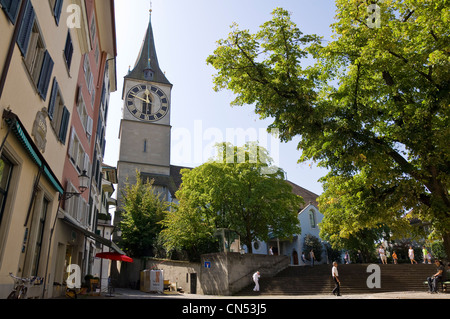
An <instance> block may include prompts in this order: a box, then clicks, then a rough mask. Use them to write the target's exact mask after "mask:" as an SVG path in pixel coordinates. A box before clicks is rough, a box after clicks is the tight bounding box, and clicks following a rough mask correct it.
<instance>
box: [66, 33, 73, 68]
mask: <svg viewBox="0 0 450 319" xmlns="http://www.w3.org/2000/svg"><path fill="white" fill-rule="evenodd" d="M72 55H73V44H72V38H71V36H70V30H69V31H67V38H66V45H65V46H64V60H65V61H66V65H67V69H68V70H70V65H71V63H72Z"/></svg>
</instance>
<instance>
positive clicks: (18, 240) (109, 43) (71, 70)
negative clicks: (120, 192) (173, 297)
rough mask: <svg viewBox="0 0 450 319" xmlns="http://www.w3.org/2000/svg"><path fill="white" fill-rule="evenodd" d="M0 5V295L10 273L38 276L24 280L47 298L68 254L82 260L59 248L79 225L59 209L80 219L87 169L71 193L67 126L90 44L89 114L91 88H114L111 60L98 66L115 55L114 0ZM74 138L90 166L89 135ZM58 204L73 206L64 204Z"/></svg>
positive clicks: (0, 1) (6, 1) (15, 0)
mask: <svg viewBox="0 0 450 319" xmlns="http://www.w3.org/2000/svg"><path fill="white" fill-rule="evenodd" d="M0 5H1V9H0V30H2V31H1V32H2V34H1V37H0V72H1V77H0V113H1V115H2V119H1V124H0V143H1V144H0V154H1V157H0V180H1V183H0V298H5V297H6V296H7V295H8V294H9V292H10V291H11V290H12V287H13V280H12V278H10V277H9V273H12V274H14V275H15V276H19V277H31V276H37V277H41V278H43V280H42V281H41V282H40V284H39V285H33V286H32V287H30V289H29V291H28V297H29V298H48V297H52V296H53V295H54V294H55V293H61V291H62V290H64V288H63V284H64V283H63V279H64V277H65V276H67V274H66V271H67V268H66V267H67V266H68V262H70V263H75V264H78V265H80V267H81V268H83V265H82V264H81V263H80V262H79V259H81V260H83V259H84V260H87V259H86V258H85V256H84V255H83V253H84V252H83V251H82V252H81V254H80V252H79V251H76V252H75V254H76V259H75V258H74V259H71V258H68V255H69V252H68V250H67V249H66V247H67V246H73V245H74V241H76V243H77V244H78V239H79V238H80V237H82V236H79V234H80V233H81V234H83V235H85V233H84V232H85V231H88V230H86V228H84V227H81V228H80V227H79V225H76V226H74V227H71V225H69V223H68V222H66V218H65V217H66V216H67V215H68V214H74V215H76V214H78V215H76V216H82V215H87V216H88V217H87V218H86V217H83V218H84V219H87V224H89V214H90V210H89V208H90V207H91V206H89V200H90V195H91V188H92V186H91V185H90V183H91V182H92V178H91V175H90V174H92V172H88V173H90V174H87V175H88V177H89V179H90V183H89V185H88V187H87V188H86V190H85V191H84V192H83V193H82V194H81V195H78V194H79V193H80V188H79V186H80V184H79V178H78V177H79V175H82V174H77V173H74V172H73V171H69V170H68V168H67V166H68V165H67V160H68V158H69V154H71V153H70V151H71V148H70V146H71V144H70V143H72V139H71V137H72V136H71V134H72V131H75V130H76V131H77V133H78V130H77V129H74V127H78V126H79V124H80V123H78V122H77V121H80V116H79V111H78V109H77V107H78V100H79V93H80V81H81V80H82V78H84V73H83V72H81V70H83V71H84V69H83V61H84V59H85V57H86V56H89V57H90V56H94V58H95V57H96V51H95V50H96V49H97V50H98V57H99V63H98V65H99V67H98V70H99V71H98V74H99V76H98V77H97V79H98V82H94V85H95V86H96V87H95V93H96V94H98V96H97V97H96V98H95V101H94V106H92V107H93V108H94V109H93V110H92V112H91V113H90V114H92V118H95V117H96V116H98V113H99V112H100V111H99V110H98V111H97V112H96V111H95V105H96V104H95V103H97V105H100V97H99V96H101V94H100V93H98V92H102V91H101V90H102V88H100V89H98V86H101V85H102V84H103V83H104V82H106V81H108V82H111V81H110V79H111V78H113V81H112V82H113V83H114V87H113V88H111V87H109V90H108V92H110V91H113V90H115V76H112V77H111V76H110V74H111V72H113V73H114V72H115V68H114V63H109V68H111V67H112V69H113V71H110V70H109V71H108V76H107V77H105V76H104V73H103V71H102V70H104V69H105V65H106V64H107V63H106V62H107V59H108V58H109V57H111V58H113V57H115V54H116V48H115V32H111V30H112V29H114V26H115V24H114V3H113V1H101V0H100V1H94V0H90V1H89V0H86V1H84V0H71V1H70V0H44V1H43V0H0ZM92 16H95V17H96V18H95V28H96V30H97V31H96V33H97V35H96V39H99V40H98V48H97V47H96V46H95V42H94V41H92V37H91V36H90V35H91V25H90V23H91V21H92V18H91V17H92ZM103 39H107V40H103ZM109 62H113V60H110V61H109ZM96 69H97V68H96ZM81 74H82V76H81ZM100 74H101V76H100ZM80 78H81V79H80ZM93 80H95V79H93ZM105 95H106V94H105ZM93 122H94V121H93ZM95 124H96V123H93V125H92V130H93V131H94V130H96V125H95ZM80 135H81V133H80ZM85 135H86V134H85ZM96 138H97V137H96V136H93V137H91V140H95V139H96ZM83 146H85V147H86V149H85V150H86V154H87V155H86V156H85V158H86V160H85V161H83V165H88V164H89V165H91V166H89V168H91V167H92V166H93V165H92V163H93V159H94V156H92V155H91V154H93V152H94V149H95V143H92V145H83ZM88 157H89V160H87V158H88ZM69 160H70V159H69ZM84 168H88V166H83V170H84ZM69 193H74V194H77V195H75V196H72V197H71V199H74V200H73V201H72V204H71V202H70V199H68V197H69V196H67V194H69ZM81 198H83V199H84V201H86V205H85V206H84V207H82V206H80V204H79V203H77V205H75V204H73V203H74V201H75V199H78V201H79V200H80V199H81ZM65 199H67V200H65ZM93 206H94V205H92V207H93ZM67 207H71V208H72V209H74V210H76V211H77V213H75V212H73V211H72V212H68V211H67ZM91 219H93V215H91ZM66 225H68V226H70V227H66ZM92 229H95V228H92ZM84 237H85V236H84ZM80 245H81V243H80ZM70 253H71V252H70ZM72 255H73V254H72ZM60 279H61V280H60ZM58 284H60V285H61V286H58Z"/></svg>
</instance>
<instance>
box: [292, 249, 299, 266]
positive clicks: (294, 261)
mask: <svg viewBox="0 0 450 319" xmlns="http://www.w3.org/2000/svg"><path fill="white" fill-rule="evenodd" d="M292 263H293V264H294V265H298V253H297V251H296V250H295V249H294V251H293V252H292Z"/></svg>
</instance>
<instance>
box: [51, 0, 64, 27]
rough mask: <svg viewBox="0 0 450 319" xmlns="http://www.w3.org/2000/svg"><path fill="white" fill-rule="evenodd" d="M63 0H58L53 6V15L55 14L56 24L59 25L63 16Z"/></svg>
mask: <svg viewBox="0 0 450 319" xmlns="http://www.w3.org/2000/svg"><path fill="white" fill-rule="evenodd" d="M62 5H63V0H56V1H55V6H54V7H53V15H54V16H55V20H56V24H57V25H59V18H60V17H61V11H62Z"/></svg>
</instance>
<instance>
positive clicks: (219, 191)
mask: <svg viewBox="0 0 450 319" xmlns="http://www.w3.org/2000/svg"><path fill="white" fill-rule="evenodd" d="M217 150H218V154H217V157H216V158H214V159H212V160H210V161H208V162H206V163H205V164H203V165H200V166H199V167H196V168H194V169H192V170H188V169H185V170H182V184H181V187H180V189H179V190H178V191H177V193H176V197H177V199H178V200H179V205H178V206H177V207H175V208H174V211H173V212H170V213H168V214H167V215H166V218H165V219H164V220H163V222H162V224H163V225H164V229H163V231H162V232H161V234H162V236H163V241H164V242H165V245H166V247H167V249H168V250H171V249H175V248H190V247H192V246H194V245H196V244H198V243H201V242H204V241H205V239H207V238H211V237H212V236H213V235H214V233H215V231H216V230H217V228H228V229H231V230H233V231H236V232H237V233H238V234H239V235H240V238H241V242H243V243H244V244H245V245H246V246H247V247H248V249H249V251H250V252H252V242H253V241H254V240H257V239H259V240H268V239H269V238H270V236H275V237H288V236H292V235H293V234H297V233H300V226H299V222H298V219H297V213H298V209H299V208H300V205H301V203H302V201H303V200H302V198H301V197H299V196H297V195H295V194H293V193H292V187H291V186H290V185H289V184H288V183H286V181H285V180H284V173H283V172H282V171H281V170H280V169H278V168H275V167H273V166H272V165H271V162H270V161H271V159H270V157H269V156H268V153H267V151H266V150H265V149H264V148H262V147H259V146H257V145H256V144H254V143H248V144H246V145H245V146H242V147H234V146H232V145H230V144H225V143H224V144H220V145H218V146H217Z"/></svg>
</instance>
